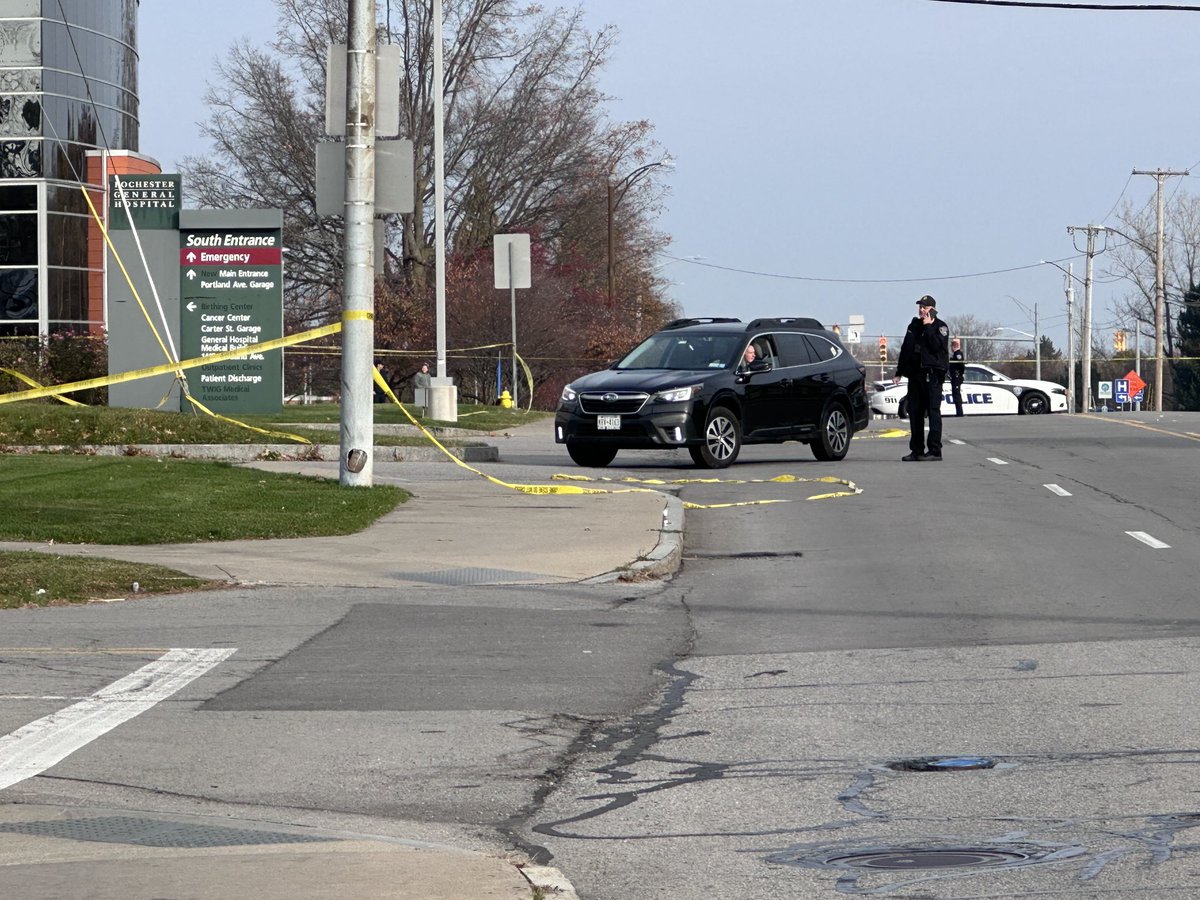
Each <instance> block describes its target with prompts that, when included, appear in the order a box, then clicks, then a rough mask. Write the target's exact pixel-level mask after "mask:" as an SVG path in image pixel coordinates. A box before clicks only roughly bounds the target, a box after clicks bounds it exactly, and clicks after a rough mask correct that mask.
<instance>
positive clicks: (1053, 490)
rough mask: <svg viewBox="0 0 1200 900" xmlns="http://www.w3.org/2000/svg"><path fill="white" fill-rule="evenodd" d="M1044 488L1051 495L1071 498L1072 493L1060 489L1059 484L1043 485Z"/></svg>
mask: <svg viewBox="0 0 1200 900" xmlns="http://www.w3.org/2000/svg"><path fill="white" fill-rule="evenodd" d="M1042 487H1044V488H1045V489H1046V490H1048V491H1050V493H1052V494H1058V496H1060V497H1070V496H1071V492H1070V491H1068V490H1067V489H1066V488H1061V487H1059V486H1058V485H1057V484H1043V485H1042Z"/></svg>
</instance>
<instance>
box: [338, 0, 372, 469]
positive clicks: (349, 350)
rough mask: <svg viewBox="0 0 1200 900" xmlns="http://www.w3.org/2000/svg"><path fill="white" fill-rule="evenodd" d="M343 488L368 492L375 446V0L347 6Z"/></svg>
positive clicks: (340, 433) (340, 435)
mask: <svg viewBox="0 0 1200 900" xmlns="http://www.w3.org/2000/svg"><path fill="white" fill-rule="evenodd" d="M349 14H350V18H349V22H348V27H347V41H346V208H345V221H346V249H345V255H344V260H345V281H344V296H343V298H342V413H341V423H340V427H339V437H340V439H341V463H340V466H339V470H340V471H339V476H340V483H341V484H342V485H344V486H362V487H370V486H371V476H372V456H373V455H374V446H375V409H374V406H373V402H374V398H373V392H372V383H371V381H372V374H371V371H372V369H373V367H374V354H375V56H376V49H375V41H376V36H375V0H350V10H349Z"/></svg>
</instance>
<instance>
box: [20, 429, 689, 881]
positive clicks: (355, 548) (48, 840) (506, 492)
mask: <svg viewBox="0 0 1200 900" xmlns="http://www.w3.org/2000/svg"><path fill="white" fill-rule="evenodd" d="M482 439H483V440H486V441H488V442H489V443H496V444H497V445H498V447H499V455H500V457H501V458H503V452H504V450H505V449H506V448H514V449H518V448H519V449H520V450H521V451H522V452H531V451H532V452H545V453H547V455H548V454H549V453H552V452H553V451H554V450H555V448H554V444H553V437H552V436H551V433H550V424H549V423H548V422H543V423H535V424H533V425H527V426H524V427H522V428H519V429H514V430H513V431H512V432H509V433H506V434H503V435H494V436H491V437H490V438H489V437H483V438H482ZM562 456H563V458H564V468H567V467H569V465H570V464H569V463H567V462H566V461H565V453H563V454H562ZM249 464H251V465H254V466H257V467H261V468H264V469H267V470H272V471H293V472H303V473H305V474H310V475H319V476H325V477H331V478H337V477H338V469H337V463H336V462H309V461H299V460H294V461H278V462H253V463H249ZM422 465H423V468H421V467H419V466H417V464H415V463H405V462H391V461H383V462H381V461H379V460H378V458H377V461H376V462H375V466H374V471H375V483H380V484H382V483H398V484H401V485H402V486H403V487H405V489H407V490H409V491H411V492H412V494H413V496H412V499H410V500H409V501H408V502H407V503H405V504H402V505H401V506H400V507H399V508H397V509H396V510H395V511H394V512H392V513H390V514H388V515H387V516H384V517H383V518H382V519H380V520H379V521H378V522H376V523H375V524H374V525H372V526H371V527H370V528H368V529H366V530H365V531H363V532H360V533H358V534H353V535H346V536H340V537H324V538H305V539H298V540H266V541H227V542H221V543H203V544H174V545H161V546H139V547H131V546H109V545H60V544H56V545H54V546H52V547H51V546H47V545H45V544H33V543H16V542H8V543H0V549H5V550H15V549H30V550H36V551H40V552H53V553H58V554H64V555H66V554H71V555H89V556H96V557H106V558H112V559H123V560H131V561H135V562H145V563H153V564H156V565H163V566H167V567H169V568H173V569H177V570H179V571H182V572H186V573H188V574H190V575H195V576H199V577H204V578H211V579H214V580H220V581H227V582H229V583H231V584H273V585H288V584H295V585H328V586H330V587H337V586H342V587H388V586H402V585H405V584H406V583H407V584H408V586H409V587H410V588H411V587H412V586H414V585H417V584H420V583H437V584H512V583H529V584H537V583H566V582H581V581H589V580H611V579H617V578H621V577H648V576H661V575H667V574H670V573H672V572H674V571H675V570H676V569H677V568H678V566H679V562H680V555H681V551H682V530H683V507H682V504H681V503H680V502H679V500H678V499H677V498H675V497H674V496H671V495H666V494H662V493H658V492H655V491H645V492H622V488H621V486H619V485H614V486H613V491H614V492H613V493H599V494H526V493H521V492H518V491H515V490H512V489H510V488H506V487H502V486H499V485H496V484H494V483H492V482H489V481H487V480H485V479H484V478H482V477H479V476H476V475H471V474H470V473H462V474H461V475H460V474H459V473H457V472H454V473H452V474H453V475H454V477H452V478H447V477H446V476H445V474H443V473H447V472H450V470H438V474H434V475H431V474H430V473H431V472H432V471H433V470H432V469H431V466H433V467H437V466H452V467H453V466H455V464H454V463H452V462H449V461H446V462H441V463H426V464H422ZM455 468H456V469H457V467H455ZM483 468H486V469H488V472H489V474H491V475H493V476H494V477H502V476H503V474H504V473H502V472H501V471H499V470H498V469H497V468H496V467H494V466H488V465H487V464H486V463H485V464H483ZM545 483H546V484H553V482H545ZM560 484H561V482H560ZM598 486H599V485H590V487H598ZM2 740H3V739H2V737H0V742H2ZM0 750H2V744H0ZM2 801H3V793H2V792H0V843H2V845H3V847H4V853H3V854H0V897H14V898H16V897H20V898H22V900H42V898H63V897H71V898H74V897H79V898H83V897H87V898H89V900H118V898H120V900H138V898H146V900H149V898H157V897H171V898H195V900H210V898H211V900H217V898H220V900H228V898H234V897H256V898H263V900H274V898H279V900H310V898H311V900H316V898H330V897H337V898H347V900H357V898H392V900H418V898H419V900H483V898H505V900H507V898H512V900H529V898H531V897H533V896H535V894H534V890H535V888H539V889H541V891H542V894H543V896H545V897H546V898H558V900H572V898H574V897H575V892H574V890H573V889H572V888H571V886H570V883H569V882H568V881H567V880H566V879H565V878H564V877H563V875H562V874H561V873H559V872H558V871H556V870H555V869H552V868H545V867H536V866H531V865H527V864H525V861H522V860H514V859H504V858H498V857H493V856H486V855H482V854H478V853H472V852H467V851H462V850H458V849H455V848H452V847H445V846H436V845H430V844H421V843H415V842H398V841H392V840H388V839H384V838H375V837H370V836H362V835H347V834H320V833H315V832H313V831H311V830H307V829H301V828H295V827H288V826H281V827H275V826H268V825H265V824H264V823H261V822H238V821H235V820H229V819H218V820H215V819H201V818H198V817H173V816H164V815H161V814H141V813H138V812H136V811H134V812H131V811H128V810H124V811H103V810H94V809H83V808H74V809H73V808H62V807H37V806H26V805H22V806H14V805H12V804H4V803H3V802H2Z"/></svg>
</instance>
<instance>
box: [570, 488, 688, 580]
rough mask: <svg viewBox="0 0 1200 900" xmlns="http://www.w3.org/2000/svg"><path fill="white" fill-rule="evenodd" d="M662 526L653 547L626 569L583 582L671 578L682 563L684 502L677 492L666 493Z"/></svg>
mask: <svg viewBox="0 0 1200 900" xmlns="http://www.w3.org/2000/svg"><path fill="white" fill-rule="evenodd" d="M662 496H663V500H664V501H665V505H664V507H663V527H662V530H661V531H659V534H658V543H657V544H655V546H654V549H653V550H651V551H650V552H649V553H647V554H646V555H645V556H643V557H642V558H641V559H638V560H635V561H634V562H632V563H630V564H629V565H628V566H626V567H625V568H623V569H618V570H617V571H615V572H606V573H604V574H603V575H597V576H595V577H594V578H586V579H584V580H583V581H581V582H580V584H605V583H608V582H612V581H645V580H649V579H653V578H668V577H670V576H672V575H674V574H675V573H676V572H678V571H679V567H680V565H681V564H682V562H683V501H682V500H680V499H679V498H678V497H676V496H675V495H674V494H663V495H662Z"/></svg>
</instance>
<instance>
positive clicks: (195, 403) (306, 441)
mask: <svg viewBox="0 0 1200 900" xmlns="http://www.w3.org/2000/svg"><path fill="white" fill-rule="evenodd" d="M184 398H185V399H186V400H187V401H188V402H189V403H191V404H192V406H194V407H196V408H197V409H198V410H200V412H202V413H207V414H208V415H210V416H212V417H213V418H214V419H220V420H221V421H222V422H228V423H229V424H230V425H237V426H238V427H239V428H245V429H246V430H247V431H255V432H258V433H259V434H265V435H267V436H268V437H281V438H287V439H288V440H289V441H295V442H296V443H298V444H311V443H312V441H310V440H309V439H308V438H306V437H301V436H300V435H298V434H292V433H291V432H288V431H271V430H270V429H269V428H259V427H258V426H257V425H251V424H250V423H248V422H239V421H238V420H237V419H231V418H229V416H223V415H221V414H220V413H215V412H213V411H212V410H211V409H209V408H208V407H207V406H205V405H204V404H203V403H201V402H200V401H199V400H197V399H196V398H195V397H193V396H192V395H191V394H184Z"/></svg>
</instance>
